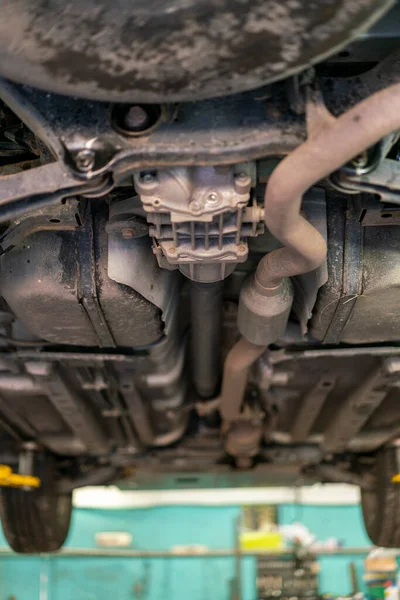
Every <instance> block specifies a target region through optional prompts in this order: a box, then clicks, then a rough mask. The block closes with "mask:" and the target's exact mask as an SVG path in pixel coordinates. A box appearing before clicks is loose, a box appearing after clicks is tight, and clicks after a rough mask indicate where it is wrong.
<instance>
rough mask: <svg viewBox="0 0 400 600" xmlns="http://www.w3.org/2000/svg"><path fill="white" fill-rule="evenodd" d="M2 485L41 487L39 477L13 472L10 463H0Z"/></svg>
mask: <svg viewBox="0 0 400 600" xmlns="http://www.w3.org/2000/svg"><path fill="white" fill-rule="evenodd" d="M0 486H2V487H15V488H19V487H32V488H38V487H40V479H39V477H34V476H33V475H19V474H18V473H13V471H12V468H11V467H9V466H8V465H0Z"/></svg>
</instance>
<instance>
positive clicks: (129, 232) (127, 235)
mask: <svg viewBox="0 0 400 600" xmlns="http://www.w3.org/2000/svg"><path fill="white" fill-rule="evenodd" d="M121 235H122V237H123V238H124V240H130V239H131V238H132V237H133V229H132V228H131V227H124V228H123V229H121Z"/></svg>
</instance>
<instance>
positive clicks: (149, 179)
mask: <svg viewBox="0 0 400 600" xmlns="http://www.w3.org/2000/svg"><path fill="white" fill-rule="evenodd" d="M142 181H143V182H144V183H152V182H153V181H154V175H153V174H152V173H145V174H144V175H143V177H142Z"/></svg>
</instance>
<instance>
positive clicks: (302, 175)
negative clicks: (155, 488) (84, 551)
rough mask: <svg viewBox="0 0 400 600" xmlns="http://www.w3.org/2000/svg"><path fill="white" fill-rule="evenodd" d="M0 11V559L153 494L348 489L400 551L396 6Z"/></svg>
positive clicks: (83, 5) (375, 536)
mask: <svg viewBox="0 0 400 600" xmlns="http://www.w3.org/2000/svg"><path fill="white" fill-rule="evenodd" d="M311 5H312V6H311ZM0 8H1V9H2V15H3V18H2V20H1V22H0V74H1V75H2V78H0V295H1V298H0V436H1V437H0V440H1V446H0V449H1V451H0V455H1V456H0V462H1V463H4V464H6V465H8V466H10V467H11V469H12V470H13V471H14V472H16V473H19V474H20V475H23V476H24V475H25V476H28V477H29V476H37V477H38V482H39V483H38V487H35V486H33V487H31V486H29V485H23V486H22V487H21V486H20V485H18V484H15V485H14V484H12V483H10V482H9V483H7V482H5V483H4V482H3V484H2V485H4V486H5V487H3V491H2V494H1V502H0V514H1V517H2V521H3V527H4V530H5V533H6V537H7V539H8V541H9V542H10V544H11V545H12V547H13V548H14V549H15V550H17V551H20V552H40V551H49V550H56V549H57V548H59V547H60V545H61V544H62V543H63V541H64V539H65V537H66V535H67V532H68V524H69V518H70V511H71V493H72V490H73V489H75V488H77V487H80V486H85V485H96V484H105V483H111V482H116V481H122V484H121V485H123V481H124V479H129V478H132V477H133V476H134V477H138V478H139V479H140V476H141V475H144V476H148V474H149V473H155V474H159V475H167V474H168V473H178V474H180V475H182V477H183V476H184V475H185V474H196V473H206V474H210V473H213V474H216V475H217V476H220V477H224V476H226V475H229V474H233V473H236V474H239V477H240V476H243V477H242V484H243V482H248V481H251V480H252V479H251V477H255V478H257V481H258V482H264V483H267V484H268V485H272V484H278V485H291V486H295V485H300V484H311V483H314V482H318V481H322V482H346V483H353V484H356V485H359V486H360V487H361V490H362V500H363V510H364V517H365V522H366V527H367V531H368V533H369V535H370V537H371V539H372V541H373V542H375V543H376V544H380V545H386V546H393V547H398V546H399V544H400V533H399V532H400V527H398V526H396V523H399V521H400V511H399V510H397V508H396V507H397V504H398V502H399V501H400V491H398V489H397V487H396V475H397V474H398V473H399V471H400V455H399V454H398V452H399V451H398V450H397V440H398V439H400V404H399V401H398V397H399V386H400V343H399V342H400V326H399V321H400V262H399V258H400V236H399V232H400V210H399V205H400V162H399V161H400V139H399V131H400V45H399V38H400V4H394V3H393V2H378V1H372V0H357V1H353V2H350V1H348V2H340V3H339V2H335V1H323V0H318V1H314V2H312V3H310V2H306V1H305V0H304V1H302V2H301V1H296V2H289V1H287V2H282V3H280V4H278V3H276V2H274V1H272V0H269V1H267V0H263V1H261V0H260V1H259V0H246V1H243V2H239V1H237V2H234V3H229V2H214V1H211V0H207V1H199V2H190V1H187V2H185V1H183V0H179V1H178V0H176V2H173V3H172V4H170V5H168V7H165V6H163V5H161V4H160V3H159V2H156V1H155V0H152V1H150V2H147V3H142V2H137V3H136V4H133V5H132V3H130V2H127V1H126V0H118V2H114V3H110V2H108V1H107V0H102V1H101V2H94V0H85V2H80V3H78V2H76V3H75V2H71V3H67V4H65V3H64V2H62V1H61V0H52V1H51V2H41V1H39V0H37V1H34V2H28V1H27V0H18V2H15V1H13V2H9V1H7V0H0ZM371 27H372V28H371ZM0 479H1V478H0ZM10 481H11V480H10ZM397 485H398V484H397ZM44 500H46V501H44ZM21 514H25V515H28V516H26V517H25V521H24V520H23V524H22V525H21V524H20V523H21ZM33 522H36V524H37V527H38V528H39V529H38V530H35V527H34V526H33V525H32V523H33ZM381 522H384V523H386V526H385V527H381V526H380V524H381ZM378 525H379V527H378ZM38 531H39V533H38Z"/></svg>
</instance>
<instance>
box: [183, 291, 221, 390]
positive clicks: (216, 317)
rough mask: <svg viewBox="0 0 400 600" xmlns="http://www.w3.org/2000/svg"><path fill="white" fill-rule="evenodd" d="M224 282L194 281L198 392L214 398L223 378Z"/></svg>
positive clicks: (194, 361)
mask: <svg viewBox="0 0 400 600" xmlns="http://www.w3.org/2000/svg"><path fill="white" fill-rule="evenodd" d="M223 290H224V282H223V281H217V282H215V283H198V282H195V281H192V282H191V288H190V308H191V323H192V373H193V382H194V387H195V390H196V392H197V393H198V394H199V396H201V397H202V398H212V397H213V396H215V394H216V393H217V392H218V387H219V383H220V379H221V370H222V360H221V331H222V300H223Z"/></svg>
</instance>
